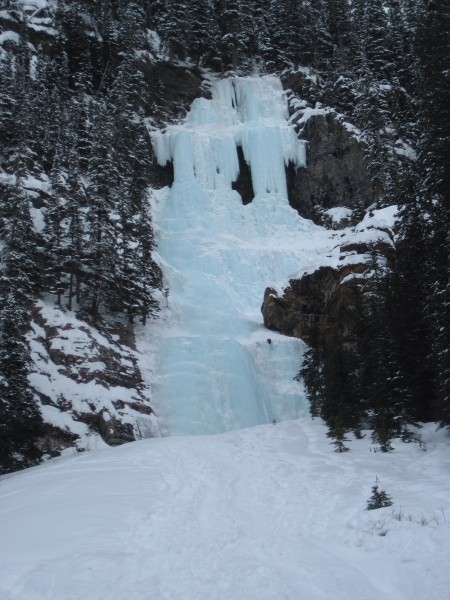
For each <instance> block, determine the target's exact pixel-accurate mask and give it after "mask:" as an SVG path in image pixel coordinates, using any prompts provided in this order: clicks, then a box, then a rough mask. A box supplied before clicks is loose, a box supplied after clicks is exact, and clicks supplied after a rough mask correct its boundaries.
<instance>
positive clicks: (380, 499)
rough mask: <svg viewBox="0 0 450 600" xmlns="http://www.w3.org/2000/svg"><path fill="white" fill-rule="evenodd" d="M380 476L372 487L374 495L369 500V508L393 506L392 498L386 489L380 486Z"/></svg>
mask: <svg viewBox="0 0 450 600" xmlns="http://www.w3.org/2000/svg"><path fill="white" fill-rule="evenodd" d="M378 482H379V480H378V477H377V478H376V479H375V485H374V486H373V487H372V495H371V496H370V498H369V500H368V501H367V510H375V509H377V508H385V507H386V506H392V504H393V502H392V498H391V496H389V494H387V493H386V492H385V491H384V490H380V489H379V487H378Z"/></svg>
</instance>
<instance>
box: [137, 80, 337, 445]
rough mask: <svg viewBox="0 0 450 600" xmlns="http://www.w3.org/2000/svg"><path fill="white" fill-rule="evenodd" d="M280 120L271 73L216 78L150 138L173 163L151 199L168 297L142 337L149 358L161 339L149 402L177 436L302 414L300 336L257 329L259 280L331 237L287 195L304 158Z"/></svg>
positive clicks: (272, 278) (279, 274)
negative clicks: (242, 166) (243, 188)
mask: <svg viewBox="0 0 450 600" xmlns="http://www.w3.org/2000/svg"><path fill="white" fill-rule="evenodd" d="M287 118H288V109H287V101H286V98H285V95H284V93H283V90H282V87H281V83H280V81H279V79H278V78H276V77H269V76H265V77H244V78H232V79H225V80H220V81H216V82H215V83H214V84H213V85H212V99H211V100H207V99H205V98H199V99H197V100H195V102H194V103H193V105H192V108H191V111H190V113H189V114H188V116H187V118H186V121H185V122H184V123H182V124H180V125H176V126H171V127H169V128H168V129H167V130H166V131H163V132H158V133H156V134H155V135H154V140H153V141H154V146H155V150H156V154H157V158H158V161H159V163H160V164H162V165H164V164H166V163H167V162H168V161H173V165H174V173H175V175H174V184H173V186H172V188H171V190H170V192H169V190H167V189H166V190H163V191H162V193H161V192H160V193H156V194H155V197H154V203H153V216H154V225H155V230H156V233H157V241H158V252H159V256H160V259H161V262H162V267H163V272H164V276H165V280H166V285H167V287H168V289H169V297H168V308H167V309H166V310H165V311H164V312H163V314H162V315H161V318H160V319H159V321H158V322H157V323H156V324H155V325H154V326H152V327H151V332H149V331H148V330H147V331H144V332H142V334H141V335H140V336H139V339H138V343H139V348H140V350H141V352H142V354H143V355H144V356H145V355H147V356H148V349H149V348H151V347H152V346H154V345H155V344H156V350H155V353H156V355H157V359H158V364H157V366H156V368H155V371H156V374H157V379H156V385H154V388H153V394H152V401H153V404H154V406H155V408H156V410H157V413H158V415H159V417H160V420H161V422H162V424H163V428H165V429H166V430H167V431H168V432H169V433H170V434H172V435H184V434H208V433H220V432H224V431H228V430H233V429H238V428H242V427H247V426H252V425H256V424H262V423H268V422H272V421H273V420H275V421H279V420H283V419H289V418H296V417H297V416H298V415H299V414H302V413H303V412H305V401H304V397H303V396H302V393H301V388H300V386H299V385H298V384H297V383H295V382H293V377H294V376H295V374H296V373H297V371H298V367H299V362H300V352H301V342H299V341H298V340H294V339H289V338H286V337H283V336H280V335H277V334H274V333H271V332H269V331H267V330H266V329H264V327H263V324H262V316H261V312H260V306H261V302H262V299H263V295H264V290H265V288H266V287H267V286H269V285H274V284H276V283H277V282H278V281H280V280H285V278H286V277H287V276H288V275H289V273H291V272H293V271H298V270H299V269H300V268H301V267H302V266H304V265H307V264H309V263H311V262H315V261H316V259H317V253H318V252H319V251H320V250H322V251H323V248H324V246H326V245H327V243H328V238H327V235H326V233H325V232H324V231H323V230H322V229H321V228H320V227H317V226H315V225H314V224H313V223H312V222H311V221H307V220H305V219H302V218H301V217H299V216H298V214H297V213H296V211H295V210H293V209H292V208H291V207H290V206H289V203H288V200H287V191H286V176H285V165H287V164H288V163H289V162H290V163H293V164H294V165H295V166H296V167H299V168H300V167H304V166H305V149H304V145H303V143H302V142H300V141H299V140H298V139H297V135H296V133H295V131H294V129H293V128H292V127H291V126H290V125H289V124H288V121H287ZM238 146H239V147H241V148H242V150H243V154H244V157H245V160H246V162H247V163H248V164H249V166H250V169H251V176H252V183H253V190H254V193H255V198H254V200H253V202H252V203H250V204H249V205H247V206H244V205H243V204H242V200H241V197H240V196H239V194H238V193H237V192H236V191H233V189H232V182H233V181H235V180H236V179H237V177H238V174H239V161H238V153H237V148H238ZM151 335H154V336H155V337H154V338H152V339H150V336H151ZM269 337H270V338H271V341H272V343H271V344H269V343H268V342H267V338H269Z"/></svg>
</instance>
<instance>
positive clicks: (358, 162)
mask: <svg viewBox="0 0 450 600" xmlns="http://www.w3.org/2000/svg"><path fill="white" fill-rule="evenodd" d="M281 79H282V83H283V86H284V88H285V89H286V90H289V91H290V94H291V96H290V111H291V122H292V123H293V125H294V126H295V127H296V129H297V131H298V134H299V138H300V139H304V140H306V141H307V142H308V147H307V159H306V164H307V167H306V169H301V170H300V171H297V172H296V171H295V170H294V169H292V168H288V170H287V180H288V192H289V202H290V204H291V206H292V207H293V208H295V209H296V210H297V211H298V212H299V214H300V215H301V216H302V217H306V218H308V219H312V220H313V221H315V222H316V223H318V224H320V225H322V224H324V223H323V220H322V218H321V212H322V211H323V210H327V209H329V208H334V207H337V206H344V207H348V208H350V209H354V208H356V207H361V206H363V207H367V206H370V205H371V204H373V203H374V202H375V201H376V200H377V198H378V196H379V194H380V190H375V189H373V186H372V182H371V180H370V178H369V174H368V172H367V168H366V164H365V160H364V151H365V145H364V142H363V141H361V140H360V139H359V136H358V134H359V131H358V130H357V129H356V128H355V127H354V126H353V125H351V123H350V122H347V121H348V120H347V119H346V118H344V116H343V115H341V114H339V113H338V112H336V111H335V110H330V109H324V108H312V107H315V106H316V107H319V106H320V107H321V105H319V104H317V102H318V100H320V99H321V92H320V89H319V86H318V83H317V75H316V74H315V73H314V72H313V71H311V70H310V69H307V68H303V69H299V70H298V71H288V72H286V74H284V75H282V77H281ZM338 100H339V98H336V101H338ZM308 113H309V115H310V116H309V118H308V116H307V115H308Z"/></svg>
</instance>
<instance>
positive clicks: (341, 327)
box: [261, 217, 395, 343]
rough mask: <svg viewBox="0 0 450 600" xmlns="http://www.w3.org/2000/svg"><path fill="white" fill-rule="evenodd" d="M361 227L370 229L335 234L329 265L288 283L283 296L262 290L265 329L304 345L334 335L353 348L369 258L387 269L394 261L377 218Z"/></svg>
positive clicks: (388, 234)
mask: <svg viewBox="0 0 450 600" xmlns="http://www.w3.org/2000/svg"><path fill="white" fill-rule="evenodd" d="M364 223H367V224H368V225H367V226H366V227H364V226H363V224H360V225H359V226H358V227H356V228H348V229H347V230H346V231H345V232H342V233H340V234H333V236H332V237H333V238H334V239H336V240H338V244H337V246H336V247H335V248H334V249H333V250H332V251H331V253H330V256H329V257H328V259H329V261H330V262H329V264H328V265H324V266H322V267H320V268H319V269H317V270H316V271H314V272H313V273H308V274H306V275H304V276H303V277H301V278H300V279H291V280H290V281H289V285H288V286H287V287H286V288H285V289H284V292H283V295H282V296H280V295H279V294H278V293H277V292H276V291H275V290H274V289H272V288H267V289H266V291H265V294H264V300H263V304H262V306H261V311H262V314H263V318H264V325H265V326H266V327H267V328H268V329H272V330H274V331H278V332H280V333H283V334H284V335H289V336H293V337H298V338H301V339H302V340H304V341H305V342H307V343H310V342H311V341H312V339H313V338H316V337H317V336H318V337H319V339H321V340H325V339H326V338H329V337H330V336H336V335H337V336H342V337H343V339H344V340H346V341H347V342H349V343H351V340H352V338H353V337H354V335H355V333H356V331H355V327H356V323H357V322H358V319H357V318H356V317H357V316H358V311H359V310H360V302H361V295H360V293H359V291H360V286H361V282H363V281H365V280H366V276H367V274H368V272H369V270H370V268H371V264H372V262H371V257H372V256H373V253H375V254H376V255H377V256H378V257H381V260H384V261H385V263H386V264H387V265H390V264H392V261H393V260H394V257H395V246H394V241H393V231H392V230H391V229H389V228H388V227H385V226H383V224H382V223H380V224H379V226H378V227H377V226H375V223H376V217H374V219H373V220H371V219H367V220H365V221H364ZM355 230H356V231H355ZM378 260H380V258H379V259H378Z"/></svg>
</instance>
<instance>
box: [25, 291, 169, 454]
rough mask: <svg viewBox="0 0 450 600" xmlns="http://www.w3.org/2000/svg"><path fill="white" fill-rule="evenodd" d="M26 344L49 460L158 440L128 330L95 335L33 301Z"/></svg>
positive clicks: (107, 329)
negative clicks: (103, 447) (75, 452)
mask: <svg viewBox="0 0 450 600" xmlns="http://www.w3.org/2000/svg"><path fill="white" fill-rule="evenodd" d="M28 337H29V343H30V349H31V358H32V363H33V368H32V372H31V373H30V384H31V386H32V388H33V389H34V391H35V393H36V395H37V396H38V397H39V401H40V409H41V412H42V414H43V417H44V421H45V423H46V435H45V436H44V437H43V438H42V439H41V440H40V441H39V444H40V447H41V450H43V451H44V452H45V453H46V454H49V455H51V456H57V455H58V454H59V453H60V452H61V451H62V450H63V449H64V448H66V447H71V446H74V447H75V448H77V449H78V450H80V451H82V450H85V449H87V448H88V447H92V446H98V445H99V443H100V444H101V443H103V442H104V443H106V444H108V445H112V446H116V445H119V444H123V443H125V442H130V441H134V440H136V439H138V438H141V437H151V436H154V435H158V429H157V425H156V419H155V417H154V415H153V410H152V408H151V406H150V401H149V398H148V395H149V394H148V390H146V388H145V385H144V383H143V380H142V376H141V373H140V370H139V366H138V354H137V352H136V350H135V347H134V334H133V330H132V328H131V326H130V325H123V324H118V323H109V324H108V323H105V324H104V325H103V326H100V327H99V325H98V324H97V325H96V327H93V326H91V325H90V324H89V323H88V322H85V321H82V320H80V319H79V318H77V317H76V316H75V315H74V313H72V312H70V311H64V310H62V309H60V308H58V307H55V306H54V305H49V304H46V303H44V302H42V301H38V302H37V303H36V305H35V307H34V308H33V311H32V320H31V329H30V332H29V336H28Z"/></svg>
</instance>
